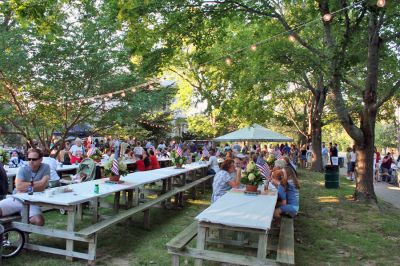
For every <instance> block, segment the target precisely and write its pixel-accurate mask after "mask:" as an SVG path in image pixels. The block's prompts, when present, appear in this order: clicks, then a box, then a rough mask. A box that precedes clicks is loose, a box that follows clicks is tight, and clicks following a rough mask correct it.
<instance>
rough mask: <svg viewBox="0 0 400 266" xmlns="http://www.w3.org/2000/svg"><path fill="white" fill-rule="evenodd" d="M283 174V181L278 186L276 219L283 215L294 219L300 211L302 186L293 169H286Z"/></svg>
mask: <svg viewBox="0 0 400 266" xmlns="http://www.w3.org/2000/svg"><path fill="white" fill-rule="evenodd" d="M282 174H283V176H282V180H281V181H280V182H279V185H278V202H277V208H276V209H275V212H274V217H275V218H280V217H281V215H282V214H285V215H289V216H291V217H294V216H296V215H297V212H298V211H299V188H300V184H299V181H298V179H297V175H296V173H295V172H294V170H293V169H292V168H291V167H289V166H286V167H284V168H283V169H282Z"/></svg>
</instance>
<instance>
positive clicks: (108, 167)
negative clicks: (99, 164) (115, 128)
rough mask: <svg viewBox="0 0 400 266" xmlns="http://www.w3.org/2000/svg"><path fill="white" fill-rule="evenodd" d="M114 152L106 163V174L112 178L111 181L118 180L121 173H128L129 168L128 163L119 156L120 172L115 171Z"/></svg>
mask: <svg viewBox="0 0 400 266" xmlns="http://www.w3.org/2000/svg"><path fill="white" fill-rule="evenodd" d="M113 163H114V154H113V155H111V156H110V159H109V160H108V161H107V162H106V163H105V164H104V175H105V176H106V177H109V178H110V181H113V182H118V181H119V178H120V176H121V175H127V174H128V170H127V166H126V164H125V163H124V162H123V160H122V158H118V174H116V173H115V171H113Z"/></svg>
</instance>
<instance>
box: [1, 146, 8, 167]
mask: <svg viewBox="0 0 400 266" xmlns="http://www.w3.org/2000/svg"><path fill="white" fill-rule="evenodd" d="M9 161H10V153H9V152H8V151H6V150H4V149H3V148H0V162H2V163H3V164H4V165H7V164H8V162H9Z"/></svg>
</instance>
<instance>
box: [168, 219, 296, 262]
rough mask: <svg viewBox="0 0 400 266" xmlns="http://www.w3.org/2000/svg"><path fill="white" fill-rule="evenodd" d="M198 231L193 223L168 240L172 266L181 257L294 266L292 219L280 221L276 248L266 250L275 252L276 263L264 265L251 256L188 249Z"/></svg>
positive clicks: (233, 242)
mask: <svg viewBox="0 0 400 266" xmlns="http://www.w3.org/2000/svg"><path fill="white" fill-rule="evenodd" d="M197 231H198V223H197V221H194V222H193V223H191V224H190V225H189V226H187V227H186V228H185V229H184V230H183V231H181V232H180V233H179V234H178V235H177V236H175V237H174V238H173V239H172V240H170V241H169V242H168V243H167V244H166V247H167V250H168V253H169V254H171V255H172V265H173V266H179V265H180V260H179V258H180V257H181V256H182V257H192V258H201V259H206V260H212V261H218V262H227V263H234V264H240V265H276V264H277V263H280V264H287V265H294V264H295V262H294V229H293V219H292V218H287V217H283V218H282V219H281V226H280V230H279V241H278V246H276V245H272V244H270V243H268V246H267V250H268V251H275V252H276V261H273V260H269V259H265V264H260V261H259V260H258V259H256V258H255V257H251V256H243V255H236V254H231V253H229V254H227V253H224V252H219V251H211V250H207V251H204V250H199V249H196V248H190V247H188V245H189V243H190V242H191V241H192V240H193V239H195V238H196V236H197ZM209 240H211V239H208V240H207V242H208V243H223V244H224V245H232V246H237V244H236V243H235V242H239V241H238V240H236V241H235V240H231V241H226V240H225V241H224V240H222V241H213V240H211V241H209ZM242 246H243V247H253V248H256V247H257V246H256V245H247V246H246V245H242Z"/></svg>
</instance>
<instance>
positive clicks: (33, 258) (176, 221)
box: [6, 171, 400, 265]
mask: <svg viewBox="0 0 400 266" xmlns="http://www.w3.org/2000/svg"><path fill="white" fill-rule="evenodd" d="M300 176H301V181H302V188H301V199H300V200H301V206H300V208H301V210H300V211H301V214H300V215H299V216H298V217H297V218H296V220H295V255H296V264H297V265H400V256H399V255H398V252H399V249H400V222H399V221H400V210H399V209H395V208H394V207H392V206H391V205H389V204H386V203H383V202H380V203H379V204H378V205H366V204H362V203H357V202H353V201H352V200H351V195H352V193H353V190H354V184H353V183H351V182H350V181H347V180H345V179H344V178H342V179H341V188H340V189H337V190H335V189H329V190H327V189H325V188H324V183H323V175H322V174H318V173H311V172H308V171H300ZM209 198H210V195H209V194H206V195H201V196H200V197H199V200H197V201H189V202H187V203H186V206H185V207H184V208H183V209H180V210H164V209H161V208H153V209H152V210H151V215H150V216H151V230H150V231H147V230H145V229H143V228H142V226H141V223H142V216H141V215H137V216H136V217H134V219H133V221H131V222H126V223H123V224H119V225H116V226H113V227H111V228H110V229H108V230H106V231H104V232H102V233H100V236H99V239H98V249H97V265H171V259H170V256H169V255H168V254H167V252H166V249H165V243H166V242H168V241H169V240H170V239H171V238H173V237H174V236H175V235H176V234H178V233H179V232H180V231H181V230H182V229H183V228H185V227H186V226H187V225H189V224H190V223H191V222H192V221H193V217H194V216H195V215H196V214H198V213H199V212H201V211H202V210H203V209H205V208H206V207H207V206H208V205H209ZM45 215H46V222H47V223H48V224H51V225H52V226H53V227H55V228H62V227H64V226H65V220H66V216H62V215H60V214H58V212H56V211H51V212H47V213H45ZM88 222H89V221H87V222H86V223H88ZM33 239H34V240H35V241H38V240H39V241H41V242H42V243H43V242H46V243H48V244H49V245H51V246H59V247H63V246H64V245H65V244H64V242H63V241H58V240H54V239H50V238H48V239H44V238H40V239H38V238H37V237H36V238H33ZM77 247H78V248H79V247H80V246H79V245H77ZM6 263H7V265H85V262H84V261H82V260H77V261H75V262H73V263H70V262H66V261H65V259H64V258H63V257H61V256H55V255H51V254H46V253H41V252H32V251H23V252H22V253H21V254H20V255H19V256H18V257H16V258H13V259H10V260H8V261H6ZM188 264H189V265H192V261H191V260H190V261H189V263H188ZM205 265H217V264H214V263H205Z"/></svg>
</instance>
